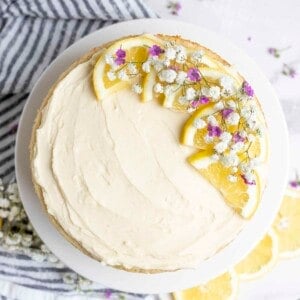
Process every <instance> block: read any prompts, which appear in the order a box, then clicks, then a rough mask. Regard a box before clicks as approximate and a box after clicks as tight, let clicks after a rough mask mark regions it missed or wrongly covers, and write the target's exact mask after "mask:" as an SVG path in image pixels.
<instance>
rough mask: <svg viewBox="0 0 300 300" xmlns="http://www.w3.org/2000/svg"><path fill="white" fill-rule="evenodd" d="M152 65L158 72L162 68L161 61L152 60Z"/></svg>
mask: <svg viewBox="0 0 300 300" xmlns="http://www.w3.org/2000/svg"><path fill="white" fill-rule="evenodd" d="M153 67H154V70H155V71H156V72H160V71H161V70H162V69H163V68H164V64H163V63H162V62H161V61H154V62H153Z"/></svg>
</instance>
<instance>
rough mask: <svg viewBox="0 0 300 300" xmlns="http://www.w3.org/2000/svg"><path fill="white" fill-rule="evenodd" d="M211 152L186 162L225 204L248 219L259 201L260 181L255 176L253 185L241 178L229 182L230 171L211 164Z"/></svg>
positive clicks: (205, 151)
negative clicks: (215, 191)
mask: <svg viewBox="0 0 300 300" xmlns="http://www.w3.org/2000/svg"><path fill="white" fill-rule="evenodd" d="M212 155H213V151H212V150H203V151H200V152H198V153H196V154H193V155H191V156H190V157H188V162H189V163H190V164H191V165H192V166H193V167H195V168H196V169H197V170H198V171H199V173H200V174H201V175H202V176H204V178H206V179H207V180H208V181H209V182H210V183H211V184H212V185H213V186H214V187H215V188H216V189H217V190H218V191H219V192H220V193H221V194H222V195H223V197H224V200H225V202H226V203H227V204H228V205H229V206H230V207H232V208H233V209H234V210H235V211H236V212H237V213H239V214H240V215H241V216H242V217H244V218H246V219H248V218H251V216H252V215H253V214H254V212H255V211H256V208H257V206H258V202H259V199H260V194H261V191H260V181H259V178H258V176H257V174H256V172H254V174H255V178H256V180H255V184H253V185H250V184H246V183H245V182H244V180H243V178H242V177H241V176H238V174H237V176H236V178H237V180H236V182H231V181H229V179H228V178H229V176H230V175H231V170H230V169H229V168H226V167H225V166H224V165H223V164H222V163H220V162H219V161H218V162H213V161H212V160H211V157H212Z"/></svg>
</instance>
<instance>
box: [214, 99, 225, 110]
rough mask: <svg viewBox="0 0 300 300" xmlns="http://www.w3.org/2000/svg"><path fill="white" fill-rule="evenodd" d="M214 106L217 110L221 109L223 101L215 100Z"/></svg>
mask: <svg viewBox="0 0 300 300" xmlns="http://www.w3.org/2000/svg"><path fill="white" fill-rule="evenodd" d="M214 108H215V109H218V110H221V109H223V108H224V104H223V102H222V101H219V102H217V103H216V104H215V105H214Z"/></svg>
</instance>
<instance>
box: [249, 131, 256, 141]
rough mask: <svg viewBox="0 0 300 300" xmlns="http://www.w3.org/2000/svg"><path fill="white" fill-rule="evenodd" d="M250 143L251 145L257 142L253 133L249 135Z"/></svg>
mask: <svg viewBox="0 0 300 300" xmlns="http://www.w3.org/2000/svg"><path fill="white" fill-rule="evenodd" d="M248 141H249V142H250V143H253V142H254V141H255V136H254V135H253V134H252V133H250V134H249V135H248Z"/></svg>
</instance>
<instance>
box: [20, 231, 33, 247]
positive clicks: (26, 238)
mask: <svg viewBox="0 0 300 300" xmlns="http://www.w3.org/2000/svg"><path fill="white" fill-rule="evenodd" d="M21 244H22V246H24V247H27V248H28V247H30V246H31V245H32V235H30V234H24V235H23V236H22V241H21Z"/></svg>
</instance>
